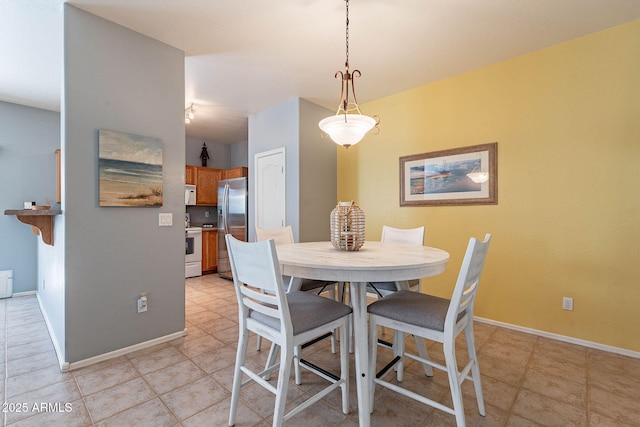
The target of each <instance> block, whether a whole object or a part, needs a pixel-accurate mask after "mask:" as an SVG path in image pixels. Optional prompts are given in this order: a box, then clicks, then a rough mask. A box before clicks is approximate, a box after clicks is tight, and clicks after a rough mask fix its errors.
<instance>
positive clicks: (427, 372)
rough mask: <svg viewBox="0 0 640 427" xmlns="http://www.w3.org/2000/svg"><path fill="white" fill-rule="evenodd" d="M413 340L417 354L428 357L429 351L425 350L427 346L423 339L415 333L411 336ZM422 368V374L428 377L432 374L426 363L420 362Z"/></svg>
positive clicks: (431, 369) (424, 357)
mask: <svg viewBox="0 0 640 427" xmlns="http://www.w3.org/2000/svg"><path fill="white" fill-rule="evenodd" d="M413 339H414V341H415V342H416V349H417V350H418V355H420V357H422V358H423V359H429V353H428V352H427V346H426V345H425V343H424V339H423V338H422V337H419V336H417V335H414V336H413ZM422 369H424V374H425V375H426V376H428V377H432V376H433V368H431V366H429V365H427V364H426V363H423V364H422Z"/></svg>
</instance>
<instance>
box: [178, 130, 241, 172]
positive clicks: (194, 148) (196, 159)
mask: <svg viewBox="0 0 640 427" xmlns="http://www.w3.org/2000/svg"><path fill="white" fill-rule="evenodd" d="M202 143H206V144H207V152H208V153H209V160H208V161H207V167H208V168H218V169H227V168H228V167H229V163H230V158H231V146H230V145H229V144H222V143H220V142H213V141H204V140H202V139H200V138H190V137H187V142H186V144H187V145H186V159H185V160H186V164H187V165H193V166H202V160H201V159H200V153H202Z"/></svg>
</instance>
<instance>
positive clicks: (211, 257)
mask: <svg viewBox="0 0 640 427" xmlns="http://www.w3.org/2000/svg"><path fill="white" fill-rule="evenodd" d="M217 267H218V230H216V229H203V230H202V272H203V273H213V272H215V271H216V270H217Z"/></svg>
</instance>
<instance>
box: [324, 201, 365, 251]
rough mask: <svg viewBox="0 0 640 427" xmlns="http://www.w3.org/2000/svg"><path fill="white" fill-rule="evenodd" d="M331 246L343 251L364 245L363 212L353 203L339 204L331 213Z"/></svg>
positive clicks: (354, 249) (353, 249)
mask: <svg viewBox="0 0 640 427" xmlns="http://www.w3.org/2000/svg"><path fill="white" fill-rule="evenodd" d="M331 244H332V245H333V247H334V248H336V249H340V250H343V251H357V250H358V249H360V248H361V247H362V245H364V211H363V210H362V209H360V207H359V206H358V205H356V203H355V202H354V201H351V202H339V203H338V205H337V206H336V207H335V208H334V209H333V210H332V211H331Z"/></svg>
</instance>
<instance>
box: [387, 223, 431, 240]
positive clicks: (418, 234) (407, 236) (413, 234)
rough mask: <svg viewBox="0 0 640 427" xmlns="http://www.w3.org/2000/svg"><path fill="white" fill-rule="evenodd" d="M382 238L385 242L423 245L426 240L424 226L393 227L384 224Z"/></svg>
mask: <svg viewBox="0 0 640 427" xmlns="http://www.w3.org/2000/svg"><path fill="white" fill-rule="evenodd" d="M380 240H382V241H383V242H392V243H409V244H411V245H422V244H423V242H424V226H422V227H418V228H393V227H389V226H388V225H383V226H382V237H381V238H380Z"/></svg>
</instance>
